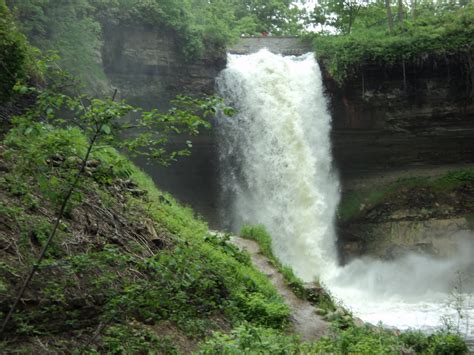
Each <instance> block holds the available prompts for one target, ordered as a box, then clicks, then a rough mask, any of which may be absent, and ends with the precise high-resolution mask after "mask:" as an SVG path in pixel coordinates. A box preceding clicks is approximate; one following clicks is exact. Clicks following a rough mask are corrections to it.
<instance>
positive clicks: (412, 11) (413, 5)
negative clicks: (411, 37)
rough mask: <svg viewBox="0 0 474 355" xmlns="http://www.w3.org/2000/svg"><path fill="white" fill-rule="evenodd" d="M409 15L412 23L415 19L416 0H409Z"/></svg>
mask: <svg viewBox="0 0 474 355" xmlns="http://www.w3.org/2000/svg"><path fill="white" fill-rule="evenodd" d="M411 16H412V19H413V23H414V22H415V21H416V0H411Z"/></svg>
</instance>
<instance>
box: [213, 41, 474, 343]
mask: <svg viewBox="0 0 474 355" xmlns="http://www.w3.org/2000/svg"><path fill="white" fill-rule="evenodd" d="M217 85H218V89H219V92H220V94H221V95H222V96H223V97H224V98H225V99H226V101H227V103H228V104H230V105H232V106H233V107H235V108H236V110H237V114H236V115H235V116H233V117H221V119H219V120H218V141H219V150H220V162H219V165H220V170H221V177H222V179H221V180H222V186H221V188H222V206H221V211H222V218H223V219H224V220H225V221H226V223H227V224H228V226H229V228H231V229H232V230H233V231H238V230H239V229H240V227H241V226H242V225H243V224H263V225H264V226H265V227H266V229H267V230H268V232H269V233H270V235H271V236H272V243H273V251H274V253H275V255H276V256H277V257H278V258H279V259H280V261H281V262H282V263H283V264H285V265H289V266H291V267H292V268H293V271H294V272H295V274H296V275H297V276H299V277H300V278H301V279H303V280H304V281H313V280H314V279H316V278H317V279H320V280H322V281H323V282H324V284H325V285H326V286H327V287H328V288H329V289H330V291H331V293H332V294H333V295H334V296H336V297H337V298H338V299H339V300H342V301H343V302H344V303H345V305H346V306H347V307H349V308H351V309H352V311H353V312H354V314H355V315H357V316H359V317H361V318H362V319H364V320H366V321H369V322H372V323H378V322H379V321H382V322H383V323H384V324H385V325H389V326H394V327H397V328H399V329H406V328H410V327H416V328H424V329H433V328H437V327H439V326H440V325H442V323H443V319H444V320H446V319H448V320H450V321H453V322H456V323H457V324H458V326H459V330H460V331H462V332H463V333H464V334H466V336H471V335H473V334H474V330H473V329H472V327H471V326H470V322H469V319H471V320H472V319H474V300H473V299H472V298H468V297H469V296H470V295H471V293H468V294H462V295H461V296H462V297H464V298H463V300H464V301H463V302H464V303H465V306H463V309H462V311H463V315H462V316H461V314H460V312H459V306H456V305H453V304H450V297H451V298H452V296H451V295H452V290H453V282H455V278H456V275H457V272H458V271H459V272H463V273H464V274H467V275H472V270H473V268H474V263H473V261H472V257H471V256H472V255H473V253H474V243H473V242H472V241H473V237H472V236H470V235H468V236H467V239H466V238H464V237H463V238H458V240H459V250H458V253H457V254H456V255H455V256H454V257H453V258H451V260H439V259H437V258H433V257H429V256H426V255H416V254H410V255H406V256H405V257H403V258H400V259H397V260H391V261H381V260H373V259H370V258H362V259H358V260H355V261H354V262H352V263H350V264H348V265H345V266H344V267H340V266H338V265H337V255H336V250H335V249H336V248H335V233H334V217H335V210H336V207H337V204H338V200H339V183H338V179H337V176H336V175H335V174H334V173H333V171H332V162H331V147H330V139H329V133H330V116H329V114H328V112H327V107H326V100H325V98H324V95H323V88H322V80H321V72H320V70H319V66H318V64H317V62H316V61H315V59H314V55H313V54H311V53H310V54H307V55H304V56H301V57H283V56H280V55H276V54H272V53H270V52H268V51H267V50H261V51H260V52H258V53H255V54H251V55H245V56H239V55H229V56H228V64H227V68H226V69H225V70H223V71H222V73H221V74H220V76H219V77H218V79H217ZM463 240H465V241H464V242H463ZM467 286H469V291H471V290H473V291H474V283H473V282H472V280H471V281H469V283H468V284H467ZM457 301H459V298H457Z"/></svg>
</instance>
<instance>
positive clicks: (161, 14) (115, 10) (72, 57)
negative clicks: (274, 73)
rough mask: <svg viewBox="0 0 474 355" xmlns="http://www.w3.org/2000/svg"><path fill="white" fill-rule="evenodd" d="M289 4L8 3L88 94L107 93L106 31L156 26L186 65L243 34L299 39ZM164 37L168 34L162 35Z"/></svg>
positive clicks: (167, 0) (186, 0)
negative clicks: (102, 54)
mask: <svg viewBox="0 0 474 355" xmlns="http://www.w3.org/2000/svg"><path fill="white" fill-rule="evenodd" d="M291 3H292V2H291V1H290V0H272V1H268V0H265V1H262V0H246V1H240V0H232V1H228V0H214V1H206V0H181V1H174V0H160V1H158V0H105V1H104V0H77V1H69V0H55V1H53V0H23V1H14V0H7V4H8V5H9V6H10V8H11V9H12V10H13V11H14V13H15V14H16V17H17V18H18V20H19V22H20V23H21V26H22V29H23V31H24V32H25V34H27V36H28V38H29V39H30V41H31V42H32V43H33V44H34V45H36V46H38V47H40V48H41V49H42V50H55V51H57V52H58V53H59V54H60V56H61V61H60V63H61V65H62V66H63V67H64V68H65V69H67V70H68V71H69V72H72V73H73V74H75V75H76V76H78V77H79V78H80V79H81V80H82V81H83V82H84V83H85V84H86V85H87V87H88V89H89V91H93V92H102V91H104V87H103V84H104V81H105V75H104V72H103V69H102V67H101V63H100V55H99V53H100V50H101V48H102V45H103V37H104V31H105V28H107V27H108V26H111V25H112V26H118V27H122V28H126V27H128V26H140V27H143V26H145V27H153V28H156V29H158V30H160V31H162V32H163V33H166V32H168V33H169V34H170V35H172V34H174V35H175V37H176V39H177V41H178V47H179V49H180V50H181V52H182V54H183V56H184V58H185V59H187V60H190V61H191V60H196V59H200V58H203V57H204V55H206V57H207V58H220V57H222V56H223V55H225V48H226V46H227V45H228V44H229V43H232V42H234V41H236V40H237V39H238V37H239V36H240V35H241V34H259V33H261V32H263V31H266V32H272V33H274V34H295V33H297V32H298V31H299V30H300V29H301V24H300V23H299V21H298V19H299V17H300V15H301V14H300V11H299V10H298V9H297V8H296V7H294V6H293V5H292V4H291ZM164 35H166V34H164Z"/></svg>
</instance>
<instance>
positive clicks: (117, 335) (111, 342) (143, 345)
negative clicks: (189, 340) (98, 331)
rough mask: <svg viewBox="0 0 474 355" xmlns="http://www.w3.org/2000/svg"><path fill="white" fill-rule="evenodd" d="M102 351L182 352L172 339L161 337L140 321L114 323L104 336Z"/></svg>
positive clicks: (127, 352)
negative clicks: (125, 323) (126, 323)
mask: <svg viewBox="0 0 474 355" xmlns="http://www.w3.org/2000/svg"><path fill="white" fill-rule="evenodd" d="M100 350H101V352H106V353H107V354H137V353H147V354H150V353H152V352H153V353H155V352H159V353H163V354H180V352H179V351H178V349H176V347H175V346H174V345H173V344H172V342H171V340H170V339H167V338H159V337H158V336H157V335H156V334H155V333H154V332H152V331H151V330H150V329H148V328H146V327H145V326H143V325H141V324H140V323H138V322H132V323H130V324H129V325H127V326H125V325H121V324H119V325H113V326H110V327H109V328H107V330H106V331H105V334H104V336H103V337H102V346H101V348H100Z"/></svg>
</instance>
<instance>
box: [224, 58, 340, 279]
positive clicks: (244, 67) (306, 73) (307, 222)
mask: <svg viewBox="0 0 474 355" xmlns="http://www.w3.org/2000/svg"><path fill="white" fill-rule="evenodd" d="M321 83H322V81H321V73H320V71H319V67H318V65H317V63H316V61H315V59H314V55H312V54H308V55H305V56H302V57H282V56H278V55H275V54H272V53H270V52H268V51H267V50H261V51H260V52H258V53H256V54H252V55H248V56H234V55H230V56H229V57H228V65H227V69H225V70H224V71H223V72H222V74H221V75H220V77H219V78H218V87H219V91H220V93H221V94H222V95H223V96H224V97H225V98H227V99H228V100H229V101H230V103H231V104H232V105H233V106H234V107H235V108H236V109H237V112H238V114H237V115H236V116H234V117H231V118H226V119H223V120H221V125H220V132H221V134H220V139H219V141H220V148H221V157H222V162H221V166H222V167H224V168H223V169H222V170H223V174H224V178H223V181H224V184H223V187H224V196H225V197H227V199H228V201H230V206H228V208H226V211H230V213H231V216H230V217H231V222H232V225H233V228H234V229H237V228H239V227H240V226H241V225H242V224H245V223H248V224H257V223H258V224H263V225H264V226H265V227H266V228H267V230H268V232H269V233H270V234H271V235H272V238H273V247H274V251H275V253H276V255H278V257H279V258H280V259H281V261H282V262H283V263H285V264H288V265H291V266H292V267H293V269H294V271H295V272H296V273H297V275H299V276H300V277H301V278H303V279H305V280H307V281H309V280H312V279H313V278H314V277H316V276H317V275H320V274H322V273H323V272H329V270H331V269H333V268H334V265H335V263H334V260H335V248H334V230H333V219H334V212H335V207H336V205H337V202H338V184H337V179H336V178H335V177H334V175H333V173H332V172H331V154H330V142H329V130H330V116H329V114H328V112H327V109H326V101H325V99H324V96H323V94H322V84H321Z"/></svg>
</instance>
